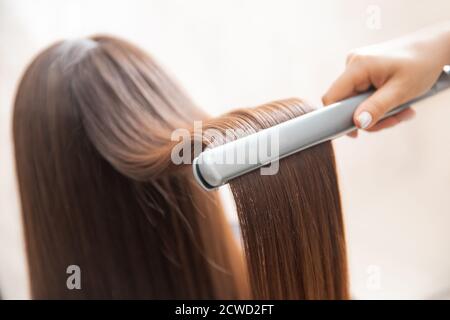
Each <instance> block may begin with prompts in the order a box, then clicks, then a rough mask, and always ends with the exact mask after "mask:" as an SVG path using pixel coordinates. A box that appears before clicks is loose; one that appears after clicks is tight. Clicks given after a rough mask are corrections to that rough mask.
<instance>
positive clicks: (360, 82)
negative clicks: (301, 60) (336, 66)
mask: <svg viewBox="0 0 450 320" xmlns="http://www.w3.org/2000/svg"><path fill="white" fill-rule="evenodd" d="M369 86H370V79H369V76H368V74H367V72H366V71H365V69H364V68H362V67H360V68H358V67H357V66H356V65H354V66H349V67H347V69H346V70H345V71H344V73H343V74H341V75H340V76H339V77H338V78H337V79H336V80H335V81H334V82H333V84H332V85H331V87H330V88H329V89H328V91H327V93H325V95H324V96H323V97H322V102H323V104H324V105H329V104H331V103H334V102H336V101H339V100H342V99H345V98H348V97H351V96H353V95H355V93H357V92H360V91H363V90H367V89H368V88H369Z"/></svg>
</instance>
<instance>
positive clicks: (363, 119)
mask: <svg viewBox="0 0 450 320" xmlns="http://www.w3.org/2000/svg"><path fill="white" fill-rule="evenodd" d="M371 122H372V115H371V114H370V113H369V112H367V111H363V112H361V113H360V114H359V115H358V123H359V127H360V128H361V129H366V128H367V127H368V126H369V125H370V123H371Z"/></svg>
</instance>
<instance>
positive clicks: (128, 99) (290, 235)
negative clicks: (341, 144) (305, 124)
mask: <svg viewBox="0 0 450 320" xmlns="http://www.w3.org/2000/svg"><path fill="white" fill-rule="evenodd" d="M310 110H311V108H310V107H309V106H308V105H307V104H306V103H305V102H303V101H301V100H299V99H290V100H284V101H278V102H274V103H269V104H267V105H264V106H261V107H258V108H246V109H241V110H238V111H235V112H232V113H229V114H227V115H224V116H221V117H218V118H210V117H208V116H207V115H206V114H205V113H204V112H203V111H202V110H201V109H199V108H197V107H196V106H195V105H194V104H193V103H192V102H191V100H190V99H189V98H188V97H187V96H186V94H185V93H184V92H183V91H182V90H181V89H180V87H179V86H178V85H176V84H175V83H174V81H173V80H172V79H171V78H170V77H169V76H168V75H167V74H166V73H165V72H164V71H163V70H162V69H161V68H160V67H159V66H158V65H157V64H156V63H155V61H154V60H153V59H152V58H151V57H149V56H148V55H147V54H145V53H144V52H143V51H141V50H140V49H138V48H136V47H134V46H133V45H131V44H129V43H127V42H125V41H123V40H119V39H117V38H112V37H105V36H98V37H92V38H89V39H81V40H71V41H63V42H59V43H57V44H55V45H53V46H51V47H50V48H48V49H46V50H45V51H44V52H42V53H41V54H40V55H39V56H38V57H37V58H36V59H35V60H34V61H33V63H32V64H31V65H30V66H29V67H28V69H27V71H26V72H25V75H24V76H23V79H22V81H21V83H20V86H19V90H18V93H17V97H16V101H15V108H14V119H13V131H14V146H15V155H16V167H17V176H18V181H19V188H20V195H21V203H22V213H23V221H24V230H25V240H26V246H27V257H28V265H29V270H30V272H29V274H30V281H31V291H32V297H33V298H44V299H45V298H59V299H60V298H67V299H70V298H83V299H89V298H101V299H105V298H154V299H166V298H175V299H178V298H187V299H191V298H195V299H241V298H258V299H267V298H274V299H343V298H348V284H347V283H348V281H347V267H346V253H345V239H344V227H343V222H342V212H341V205H340V198H339V188H338V182H337V178H336V169H335V164H334V155H333V149H332V146H331V144H330V143H328V142H327V143H323V144H321V145H318V146H316V147H313V148H311V149H308V150H306V151H304V152H301V153H299V154H295V155H292V156H290V157H288V158H286V159H284V160H282V161H281V162H280V170H279V173H278V174H277V175H274V176H261V175H259V173H258V172H253V173H249V174H247V175H245V176H242V177H240V178H238V179H236V180H235V181H233V182H232V183H231V184H230V186H231V190H232V193H233V196H234V199H235V202H236V207H237V212H238V217H239V221H240V226H241V230H242V240H243V249H244V254H243V253H242V250H241V248H240V246H239V244H238V241H236V239H235V238H234V237H233V235H232V232H231V229H230V226H229V224H228V223H227V220H226V218H225V215H224V210H223V208H222V205H221V202H220V199H219V195H218V192H217V191H213V192H206V191H204V190H203V189H201V188H200V187H199V186H198V185H197V183H196V182H195V180H194V178H193V176H192V170H191V168H190V166H188V165H175V164H174V163H173V162H172V161H171V151H172V149H173V147H174V145H175V142H174V141H172V140H171V133H172V132H173V131H174V130H176V129H178V128H186V129H191V128H192V124H193V122H194V121H196V120H203V122H204V126H205V128H214V129H216V130H219V131H221V132H224V131H225V130H226V129H228V128H231V129H242V130H243V131H244V132H245V133H246V134H250V133H253V132H256V131H258V130H261V129H263V128H267V127H270V126H273V125H275V124H277V123H280V122H283V121H286V120H289V119H291V118H293V117H297V116H301V115H302V114H304V113H306V112H309V111H310ZM193 138H194V139H197V138H198V137H193ZM200 139H201V140H202V143H203V145H204V146H207V145H211V146H213V145H215V144H217V143H218V141H214V139H211V138H210V137H208V136H203V137H200ZM69 265H78V266H79V267H80V270H81V272H82V281H81V283H82V288H81V290H69V289H68V288H67V286H66V279H67V276H68V275H67V274H66V269H67V267H68V266H69Z"/></svg>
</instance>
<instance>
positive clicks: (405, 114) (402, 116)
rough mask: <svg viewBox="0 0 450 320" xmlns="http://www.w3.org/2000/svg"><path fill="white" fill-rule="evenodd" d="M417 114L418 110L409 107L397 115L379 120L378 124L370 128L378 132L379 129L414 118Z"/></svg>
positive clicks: (371, 130)
mask: <svg viewBox="0 0 450 320" xmlns="http://www.w3.org/2000/svg"><path fill="white" fill-rule="evenodd" d="M415 115H416V112H415V111H414V110H413V109H411V108H408V109H406V110H404V111H402V112H400V113H398V114H396V115H393V116H390V117H389V118H386V119H383V120H381V121H380V122H378V123H377V124H376V125H374V126H373V127H371V128H370V129H369V130H367V131H370V132H377V131H381V130H384V129H387V128H391V127H393V126H395V125H397V124H399V123H400V122H405V121H408V120H411V119H412V118H414V117H415Z"/></svg>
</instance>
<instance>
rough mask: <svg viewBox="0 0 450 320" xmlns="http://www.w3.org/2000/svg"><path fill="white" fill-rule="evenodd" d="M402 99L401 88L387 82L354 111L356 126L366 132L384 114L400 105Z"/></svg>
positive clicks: (391, 82)
mask: <svg viewBox="0 0 450 320" xmlns="http://www.w3.org/2000/svg"><path fill="white" fill-rule="evenodd" d="M403 99H404V92H403V90H402V86H401V85H399V84H397V82H395V81H390V82H387V83H386V84H385V85H384V86H382V87H381V88H380V89H378V90H377V91H375V92H374V93H373V94H372V95H371V96H370V97H369V98H368V99H367V100H366V101H364V102H363V103H361V105H360V106H359V107H358V108H357V109H356V111H355V114H354V122H355V124H356V126H357V127H359V128H361V129H366V130H367V129H369V128H371V127H373V126H374V125H375V124H376V123H377V122H378V121H379V120H380V119H381V118H382V117H383V115H384V114H385V113H386V112H388V111H389V110H391V109H393V108H394V107H396V106H398V105H400V104H402V103H403V102H404V101H403ZM394 119H396V118H394ZM393 121H394V120H391V121H390V122H393Z"/></svg>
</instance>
